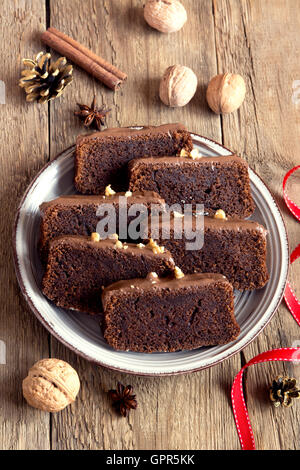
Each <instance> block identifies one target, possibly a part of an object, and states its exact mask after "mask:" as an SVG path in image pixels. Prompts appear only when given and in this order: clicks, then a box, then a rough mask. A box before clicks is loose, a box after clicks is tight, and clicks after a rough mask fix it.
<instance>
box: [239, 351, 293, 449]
mask: <svg viewBox="0 0 300 470" xmlns="http://www.w3.org/2000/svg"><path fill="white" fill-rule="evenodd" d="M270 361H288V362H300V348H278V349H273V350H272V351H266V352H263V353H261V354H258V356H255V357H254V358H253V359H251V360H250V361H249V362H247V364H245V365H244V367H243V368H242V369H241V370H240V372H239V373H238V374H237V376H236V377H235V379H234V382H233V385H232V388H231V401H232V407H233V414H234V419H235V424H236V427H237V431H238V435H239V438H240V443H241V446H242V449H243V450H255V441H254V436H253V431H252V427H251V423H250V419H249V415H248V411H247V407H246V403H245V399H244V393H243V373H244V370H245V369H246V368H247V367H249V366H251V365H254V364H259V363H261V362H270Z"/></svg>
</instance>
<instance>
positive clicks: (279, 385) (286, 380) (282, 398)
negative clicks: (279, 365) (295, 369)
mask: <svg viewBox="0 0 300 470" xmlns="http://www.w3.org/2000/svg"><path fill="white" fill-rule="evenodd" d="M293 398H294V399H295V398H300V390H299V389H298V388H297V380H296V379H294V378H290V377H282V376H281V375H279V376H278V377H276V378H275V379H274V380H273V382H272V385H271V387H270V399H271V401H272V402H273V404H274V406H275V407H278V406H280V405H282V406H285V407H288V406H291V405H292V404H293V401H292V400H293Z"/></svg>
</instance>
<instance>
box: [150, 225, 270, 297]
mask: <svg viewBox="0 0 300 470" xmlns="http://www.w3.org/2000/svg"><path fill="white" fill-rule="evenodd" d="M199 217H201V216H199ZM203 219H204V224H203V225H204V226H202V227H200V225H201V224H200V225H199V226H198V227H197V216H184V217H174V218H171V220H170V223H168V221H167V220H163V219H159V220H157V219H156V220H155V219H154V220H153V221H152V224H151V225H150V223H149V228H148V230H149V231H148V236H151V234H152V237H153V238H155V240H156V241H157V242H158V243H159V245H163V246H164V247H165V248H166V249H167V250H168V251H170V252H171V254H172V256H173V258H174V261H175V263H176V265H177V266H179V267H180V268H181V269H182V270H183V272H184V273H186V274H191V273H194V272H203V273H212V272H213V273H221V274H223V275H224V276H226V277H227V279H228V280H229V281H230V282H231V283H232V285H233V286H234V288H235V289H239V290H252V289H259V288H261V287H263V286H264V285H265V284H266V282H267V281H268V279H269V274H268V269H267V265H266V255H267V230H266V229H265V228H264V227H263V226H262V225H260V224H259V223H257V222H254V221H250V220H233V219H229V220H222V219H216V218H213V217H204V218H203ZM175 221H176V223H175ZM198 222H199V221H198ZM199 227H200V228H199ZM181 234H182V237H181ZM196 234H197V239H198V240H200V235H203V236H204V245H203V247H202V248H200V249H187V246H188V247H189V248H193V239H194V240H196ZM194 245H195V247H196V246H197V243H194Z"/></svg>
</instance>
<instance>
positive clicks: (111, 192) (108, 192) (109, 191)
mask: <svg viewBox="0 0 300 470" xmlns="http://www.w3.org/2000/svg"><path fill="white" fill-rule="evenodd" d="M114 194H116V191H114V190H113V189H111V185H110V184H109V185H108V186H106V188H105V196H113V195H114Z"/></svg>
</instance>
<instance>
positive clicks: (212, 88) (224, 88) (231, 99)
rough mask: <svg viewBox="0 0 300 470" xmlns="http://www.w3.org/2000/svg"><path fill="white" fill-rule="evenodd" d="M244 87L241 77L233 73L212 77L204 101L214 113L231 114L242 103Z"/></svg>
mask: <svg viewBox="0 0 300 470" xmlns="http://www.w3.org/2000/svg"><path fill="white" fill-rule="evenodd" d="M245 95H246V85H245V81H244V79H243V77H242V76H241V75H238V74H234V73H224V74H219V75H216V76H215V77H213V78H212V79H211V80H210V82H209V84H208V87H207V91H206V99H207V102H208V105H209V107H210V108H211V109H212V110H213V111H214V112H215V113H216V114H221V113H232V112H233V111H236V110H237V109H238V108H239V107H240V106H241V104H242V103H243V101H244V99H245Z"/></svg>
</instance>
